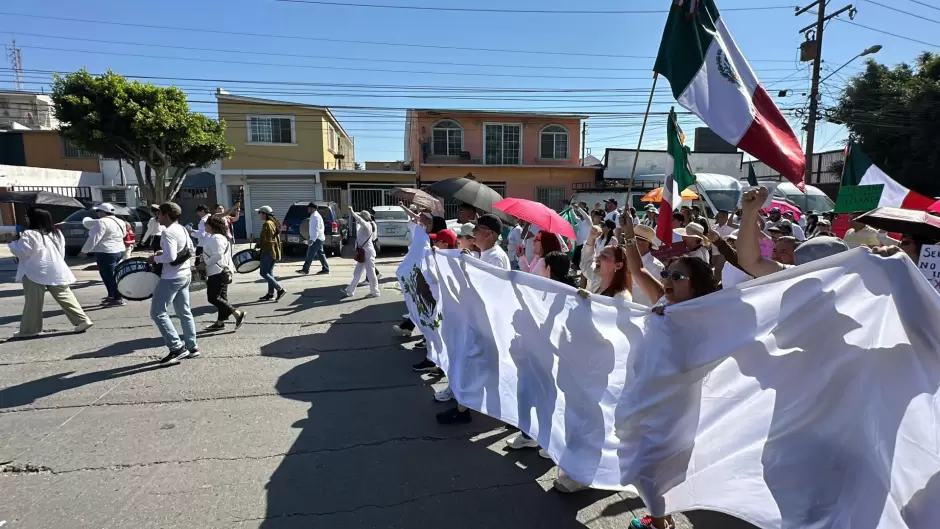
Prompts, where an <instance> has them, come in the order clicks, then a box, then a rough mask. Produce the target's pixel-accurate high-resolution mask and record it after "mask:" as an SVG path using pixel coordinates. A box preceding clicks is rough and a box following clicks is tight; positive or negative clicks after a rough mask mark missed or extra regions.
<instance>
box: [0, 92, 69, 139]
mask: <svg viewBox="0 0 940 529" xmlns="http://www.w3.org/2000/svg"><path fill="white" fill-rule="evenodd" d="M58 126H59V122H58V121H57V120H56V119H55V105H54V104H53V102H52V97H50V96H48V95H45V94H40V93H37V92H25V91H19V90H0V130H3V129H5V130H54V129H56V128H57V127H58Z"/></svg>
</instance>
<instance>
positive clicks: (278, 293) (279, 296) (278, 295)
mask: <svg viewBox="0 0 940 529" xmlns="http://www.w3.org/2000/svg"><path fill="white" fill-rule="evenodd" d="M286 295H287V291H286V290H284V289H283V288H282V289H280V290H278V291H277V297H276V298H274V301H281V298H283V297H284V296H286Z"/></svg>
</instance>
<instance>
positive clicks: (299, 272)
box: [297, 270, 310, 275]
mask: <svg viewBox="0 0 940 529" xmlns="http://www.w3.org/2000/svg"><path fill="white" fill-rule="evenodd" d="M297 273H298V274H303V275H307V274H309V273H310V270H298V271H297Z"/></svg>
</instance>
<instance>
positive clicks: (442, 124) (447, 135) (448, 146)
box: [431, 119, 463, 156]
mask: <svg viewBox="0 0 940 529" xmlns="http://www.w3.org/2000/svg"><path fill="white" fill-rule="evenodd" d="M431 134H432V137H433V140H434V141H433V144H432V147H431V154H433V155H435V156H460V151H462V150H463V129H462V128H461V127H460V125H458V124H457V122H456V121H453V120H450V119H445V120H443V121H438V122H437V123H435V124H434V126H433V127H431Z"/></svg>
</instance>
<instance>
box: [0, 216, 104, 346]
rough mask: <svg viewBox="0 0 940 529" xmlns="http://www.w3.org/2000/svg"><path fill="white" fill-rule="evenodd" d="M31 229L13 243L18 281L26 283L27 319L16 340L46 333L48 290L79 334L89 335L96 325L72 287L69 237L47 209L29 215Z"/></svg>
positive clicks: (23, 320)
mask: <svg viewBox="0 0 940 529" xmlns="http://www.w3.org/2000/svg"><path fill="white" fill-rule="evenodd" d="M26 217H27V219H28V221H29V228H28V229H27V230H26V231H24V232H23V233H22V234H20V238H19V239H18V240H16V241H14V242H11V243H10V251H12V252H13V255H15V256H16V257H17V259H19V263H18V264H17V267H16V280H17V281H21V282H22V283H23V297H24V298H25V302H24V303H23V317H22V319H21V320H20V330H19V332H18V333H16V334H14V335H13V337H14V338H28V337H31V336H36V335H37V334H39V333H40V332H42V305H43V298H44V297H45V294H46V291H47V290H48V291H49V293H50V294H52V298H53V299H55V300H56V302H57V303H58V304H59V306H60V307H62V310H63V311H64V312H65V316H66V317H67V318H68V319H69V321H70V322H71V323H72V325H74V326H75V329H74V330H75V332H85V331H86V330H88V328H89V327H91V326H92V325H93V324H92V322H91V320H90V319H89V318H88V316H86V315H85V311H84V310H82V307H81V305H79V304H78V300H76V299H75V295H74V294H72V289H71V288H69V285H71V284H72V283H74V282H75V276H74V275H73V274H72V271H71V270H69V266H68V265H67V264H66V263H65V237H64V236H63V235H62V233H61V232H60V231H59V230H58V228H56V227H55V224H53V223H52V215H50V214H49V212H48V211H46V210H44V209H38V208H33V209H31V210H29V212H27V214H26Z"/></svg>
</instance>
